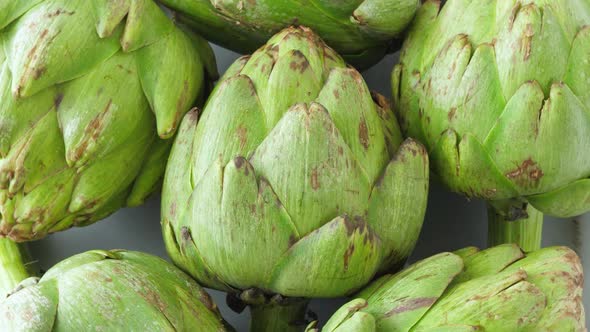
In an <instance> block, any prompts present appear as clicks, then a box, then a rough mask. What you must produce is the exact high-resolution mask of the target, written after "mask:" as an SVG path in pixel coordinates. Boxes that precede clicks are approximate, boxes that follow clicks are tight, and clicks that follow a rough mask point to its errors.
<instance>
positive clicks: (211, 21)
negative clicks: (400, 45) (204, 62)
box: [161, 0, 420, 68]
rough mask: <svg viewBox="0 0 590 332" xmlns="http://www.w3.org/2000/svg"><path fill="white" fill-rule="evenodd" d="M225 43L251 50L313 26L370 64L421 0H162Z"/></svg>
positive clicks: (350, 58) (390, 45)
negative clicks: (280, 34)
mask: <svg viewBox="0 0 590 332" xmlns="http://www.w3.org/2000/svg"><path fill="white" fill-rule="evenodd" d="M161 2H162V3H163V4H165V5H167V6H169V7H171V8H173V9H175V10H177V11H179V12H180V13H181V14H180V15H179V19H180V20H182V21H185V22H187V23H188V24H189V25H191V26H192V27H194V28H195V29H196V31H198V32H199V33H200V34H202V35H203V36H205V37H206V38H207V39H208V40H211V41H213V42H215V43H217V44H219V45H221V46H223V47H226V48H229V49H232V50H234V51H237V52H241V53H250V52H253V51H254V50H256V49H257V48H258V47H260V46H262V45H264V43H266V41H267V40H268V39H269V38H270V37H272V35H273V34H275V33H277V32H279V31H280V30H281V29H283V28H286V27H288V26H290V25H304V26H308V27H310V28H311V29H313V30H314V31H315V32H316V33H317V34H318V35H320V37H322V38H323V39H324V40H325V41H326V43H327V44H328V45H330V46H331V47H333V48H334V49H335V50H336V51H338V53H340V54H342V56H343V57H344V59H345V60H346V61H347V62H350V63H352V64H354V65H355V66H357V67H359V68H366V67H369V66H370V65H372V64H374V63H376V62H378V61H379V60H381V58H382V57H383V56H384V55H385V54H386V53H388V52H389V51H392V50H395V49H396V46H395V44H396V41H397V39H398V38H399V37H400V36H401V34H402V32H403V31H404V29H405V28H406V26H407V25H408V23H410V21H411V20H412V18H413V17H414V14H415V12H416V10H417V9H418V6H419V3H420V1H418V0H341V1H334V0H311V1H295V0H255V1H254V0H161Z"/></svg>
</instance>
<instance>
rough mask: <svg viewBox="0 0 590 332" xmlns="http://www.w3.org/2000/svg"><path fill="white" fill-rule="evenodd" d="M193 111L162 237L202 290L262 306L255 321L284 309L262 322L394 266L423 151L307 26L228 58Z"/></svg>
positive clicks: (423, 191) (417, 217)
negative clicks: (300, 302)
mask: <svg viewBox="0 0 590 332" xmlns="http://www.w3.org/2000/svg"><path fill="white" fill-rule="evenodd" d="M197 115H198V112H197V111H192V112H190V113H188V114H187V115H186V116H185V118H184V120H183V122H182V124H181V126H180V129H179V134H178V136H177V138H176V140H175V143H174V146H173V147H172V151H171V154H170V159H169V161H168V166H167V170H166V176H165V179H164V185H163V194H162V229H163V234H164V239H165V243H166V247H167V250H168V253H169V255H170V257H171V258H172V260H173V261H174V262H175V263H176V264H177V265H178V266H180V267H181V268H182V269H183V270H185V271H187V272H188V273H190V274H191V275H192V276H193V277H195V278H196V279H197V280H198V281H199V282H200V283H202V284H203V285H206V286H208V287H212V288H216V289H219V290H224V291H228V292H231V293H235V294H238V298H240V299H241V300H242V301H244V302H246V303H255V304H261V303H264V305H261V306H258V308H261V307H264V308H267V309H268V310H258V309H253V313H254V316H262V317H254V319H253V320H254V321H257V322H264V321H265V319H266V318H269V317H274V316H277V315H281V314H280V313H274V314H269V315H266V316H265V315H264V314H263V313H265V312H268V311H272V309H273V308H276V306H273V304H283V305H285V306H287V305H291V304H292V305H293V306H294V307H297V306H298V304H297V303H291V302H290V301H289V299H288V298H287V299H285V298H284V297H291V298H293V297H305V298H307V297H337V296H342V295H345V294H350V293H351V292H354V291H355V290H357V289H358V288H360V287H361V286H363V285H364V284H365V283H367V282H368V281H369V280H371V279H372V278H373V276H374V275H375V274H376V273H378V272H381V271H386V270H389V269H393V268H396V267H399V266H401V265H402V264H403V263H404V261H405V259H406V257H407V256H408V255H409V253H410V252H411V250H412V249H413V247H414V244H415V242H416V239H417V237H418V235H419V232H420V229H421V226H422V222H423V218H424V213H425V208H426V201H427V191H428V172H429V168H428V157H427V154H426V152H425V149H424V148H423V147H422V145H420V144H419V143H418V142H416V141H414V140H411V139H409V140H405V141H403V140H402V137H401V135H400V130H399V127H398V125H397V122H396V120H395V116H394V114H393V113H392V111H391V109H390V107H389V105H388V103H387V101H386V100H385V98H383V97H382V96H379V95H377V94H371V93H370V92H369V90H368V88H367V86H366V84H365V82H364V80H363V78H362V76H361V75H360V74H359V73H358V72H357V71H356V70H355V69H353V68H351V67H347V66H346V64H345V63H344V62H343V60H342V58H340V57H339V56H338V54H336V53H335V52H334V51H333V50H332V49H330V48H329V47H328V46H326V44H324V43H323V42H322V41H321V40H320V38H319V37H318V36H316V35H315V34H314V33H313V32H312V31H311V30H309V29H307V28H305V27H298V28H295V27H291V28H287V29H285V30H283V31H281V32H280V33H278V34H277V35H275V36H274V37H273V38H271V39H270V40H269V42H268V43H267V44H266V45H265V46H263V47H262V48H260V49H259V50H258V51H256V52H255V53H254V54H252V55H251V56H244V57H242V58H240V59H238V60H237V61H236V62H235V63H234V64H233V65H232V66H231V67H230V68H229V69H228V71H227V72H226V74H225V75H224V77H222V79H221V80H220V82H219V84H218V85H217V86H216V88H215V89H214V91H213V92H212V94H211V96H210V98H209V99H208V101H207V104H206V106H205V108H204V111H203V114H202V116H201V119H200V120H199V123H198V125H197ZM265 299H266V300H268V301H266V300H265ZM283 300H284V301H283ZM295 302H296V301H295ZM283 309H284V308H283ZM299 309H300V307H299ZM299 309H298V310H297V311H299V312H304V310H299ZM278 311H281V310H278ZM282 311H284V312H289V310H282ZM258 313H260V315H258ZM262 325H264V324H262ZM263 329H268V330H281V331H283V330H287V329H288V327H287V326H274V327H260V326H257V329H256V330H263Z"/></svg>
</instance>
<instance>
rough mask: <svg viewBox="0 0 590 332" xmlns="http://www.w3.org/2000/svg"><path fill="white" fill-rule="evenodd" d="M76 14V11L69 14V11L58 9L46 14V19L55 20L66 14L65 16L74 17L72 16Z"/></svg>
mask: <svg viewBox="0 0 590 332" xmlns="http://www.w3.org/2000/svg"><path fill="white" fill-rule="evenodd" d="M75 13H76V12H75V11H71V12H69V11H67V10H64V9H61V8H58V9H56V10H54V11H52V12H48V13H46V14H45V16H46V17H48V18H54V17H57V16H59V15H62V14H65V15H69V16H72V15H74V14H75Z"/></svg>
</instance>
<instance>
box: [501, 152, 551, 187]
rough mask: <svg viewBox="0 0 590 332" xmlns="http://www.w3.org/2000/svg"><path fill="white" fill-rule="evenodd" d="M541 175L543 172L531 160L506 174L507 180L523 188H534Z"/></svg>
mask: <svg viewBox="0 0 590 332" xmlns="http://www.w3.org/2000/svg"><path fill="white" fill-rule="evenodd" d="M543 175H544V173H543V170H541V169H540V168H539V166H538V165H537V163H536V162H534V161H533V160H532V159H531V158H529V159H527V160H525V161H523V162H522V164H520V165H519V166H517V167H516V169H514V170H512V171H509V172H508V173H506V177H507V178H508V179H510V180H512V181H514V182H515V183H517V184H519V185H520V186H523V187H532V186H536V185H537V184H538V183H539V181H540V179H541V178H542V177H543Z"/></svg>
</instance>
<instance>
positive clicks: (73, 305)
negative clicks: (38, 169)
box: [0, 239, 231, 332]
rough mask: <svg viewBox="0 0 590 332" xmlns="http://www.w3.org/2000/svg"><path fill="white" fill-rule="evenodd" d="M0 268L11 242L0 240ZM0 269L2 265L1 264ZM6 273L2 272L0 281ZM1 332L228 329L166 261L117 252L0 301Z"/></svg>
mask: <svg viewBox="0 0 590 332" xmlns="http://www.w3.org/2000/svg"><path fill="white" fill-rule="evenodd" d="M0 247H2V248H3V249H4V250H3V251H2V252H0V263H4V262H6V261H8V260H11V262H12V264H13V266H15V265H17V264H19V263H20V264H21V266H24V265H23V261H22V260H18V259H17V260H15V259H12V258H11V257H10V256H8V255H7V250H8V251H10V250H12V251H14V252H17V251H19V249H18V247H17V246H16V244H15V243H10V241H9V240H8V239H0ZM0 267H2V265H0ZM7 273H8V274H9V271H7V270H0V280H2V279H4V278H5V277H6V275H7ZM0 328H1V330H2V331H11V332H12V331H15V332H16V331H27V332H28V331H38V332H45V331H47V332H49V331H226V330H228V329H229V330H231V328H230V327H228V326H227V325H226V324H225V322H224V321H223V320H222V318H221V316H220V314H219V311H218V309H217V307H216V306H215V304H214V303H213V302H212V301H211V298H210V297H209V295H208V294H207V293H206V292H205V291H204V290H203V289H202V288H201V287H200V286H199V285H198V284H197V283H196V282H195V281H193V280H192V279H191V278H189V277H188V276H187V275H186V274H184V273H183V272H181V271H180V270H178V269H177V268H175V267H174V266H172V265H171V264H170V263H167V262H166V261H164V260H162V259H160V258H157V257H154V256H150V255H147V254H143V253H139V252H131V251H123V250H113V251H103V250H93V251H88V252H86V253H83V254H79V255H75V256H73V257H70V258H68V259H66V260H64V261H62V262H60V263H58V264H57V265H55V266H54V267H53V268H51V269H49V271H47V272H46V273H45V275H44V276H43V277H42V278H41V279H39V278H34V277H31V278H28V279H25V280H24V281H22V283H20V285H18V286H17V288H16V289H15V290H14V291H13V292H12V293H11V294H10V295H9V296H8V297H7V298H4V297H2V298H0Z"/></svg>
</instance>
